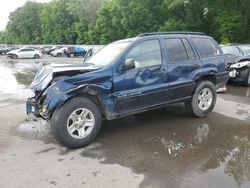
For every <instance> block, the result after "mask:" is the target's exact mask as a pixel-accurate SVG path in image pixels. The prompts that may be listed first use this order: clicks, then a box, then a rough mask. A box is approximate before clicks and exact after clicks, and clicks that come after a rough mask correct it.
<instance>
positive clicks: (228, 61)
mask: <svg viewBox="0 0 250 188" xmlns="http://www.w3.org/2000/svg"><path fill="white" fill-rule="evenodd" d="M243 60H250V58H249V57H247V56H236V55H226V64H229V65H231V64H234V63H238V62H240V61H243Z"/></svg>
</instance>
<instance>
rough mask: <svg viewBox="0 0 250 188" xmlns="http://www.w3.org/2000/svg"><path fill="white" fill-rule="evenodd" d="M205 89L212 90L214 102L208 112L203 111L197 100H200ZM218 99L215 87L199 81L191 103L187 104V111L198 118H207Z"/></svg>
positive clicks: (209, 83)
mask: <svg viewBox="0 0 250 188" xmlns="http://www.w3.org/2000/svg"><path fill="white" fill-rule="evenodd" d="M205 87H209V89H211V91H212V93H213V102H212V104H211V106H210V108H209V109H208V110H206V111H202V110H201V109H200V108H199V106H198V103H197V98H198V95H199V93H200V91H201V90H202V89H204V88H205ZM216 99H217V94H216V88H215V85H214V84H213V83H212V82H210V81H199V82H198V83H197V84H196V88H195V91H194V93H193V96H192V99H191V101H189V102H186V103H185V106H186V109H187V110H188V111H189V112H191V114H192V115H193V116H195V117H198V118H202V117H206V116H207V115H208V114H209V112H211V111H212V110H213V108H214V106H215V103H216Z"/></svg>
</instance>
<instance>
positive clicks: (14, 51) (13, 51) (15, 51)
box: [7, 50, 18, 54]
mask: <svg viewBox="0 0 250 188" xmlns="http://www.w3.org/2000/svg"><path fill="white" fill-rule="evenodd" d="M17 52H18V50H11V51H9V52H8V53H7V54H11V53H17Z"/></svg>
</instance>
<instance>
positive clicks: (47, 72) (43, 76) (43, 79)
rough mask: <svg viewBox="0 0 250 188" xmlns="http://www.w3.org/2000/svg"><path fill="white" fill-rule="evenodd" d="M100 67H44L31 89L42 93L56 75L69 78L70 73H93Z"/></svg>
mask: <svg viewBox="0 0 250 188" xmlns="http://www.w3.org/2000/svg"><path fill="white" fill-rule="evenodd" d="M98 69H100V67H96V66H94V65H89V64H80V65H72V64H51V65H46V66H43V67H42V69H41V70H40V71H39V72H38V73H37V74H36V76H35V78H34V80H33V82H32V83H31V85H30V88H31V89H33V90H34V91H42V90H44V89H45V88H46V87H47V86H48V85H49V84H50V82H51V81H52V80H53V78H54V77H55V75H56V74H58V73H60V76H64V73H65V76H67V73H68V72H71V73H72V72H73V73H74V72H76V73H77V72H78V73H79V72H80V73H84V72H91V71H94V70H98Z"/></svg>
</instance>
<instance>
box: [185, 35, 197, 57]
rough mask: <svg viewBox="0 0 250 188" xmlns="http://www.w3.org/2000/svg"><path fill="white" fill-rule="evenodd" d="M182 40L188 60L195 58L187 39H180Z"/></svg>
mask: <svg viewBox="0 0 250 188" xmlns="http://www.w3.org/2000/svg"><path fill="white" fill-rule="evenodd" d="M182 42H183V44H184V46H185V48H186V51H187V55H188V59H189V60H193V59H196V56H195V54H194V51H193V49H192V47H191V46H190V44H189V42H188V41H187V39H182Z"/></svg>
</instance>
